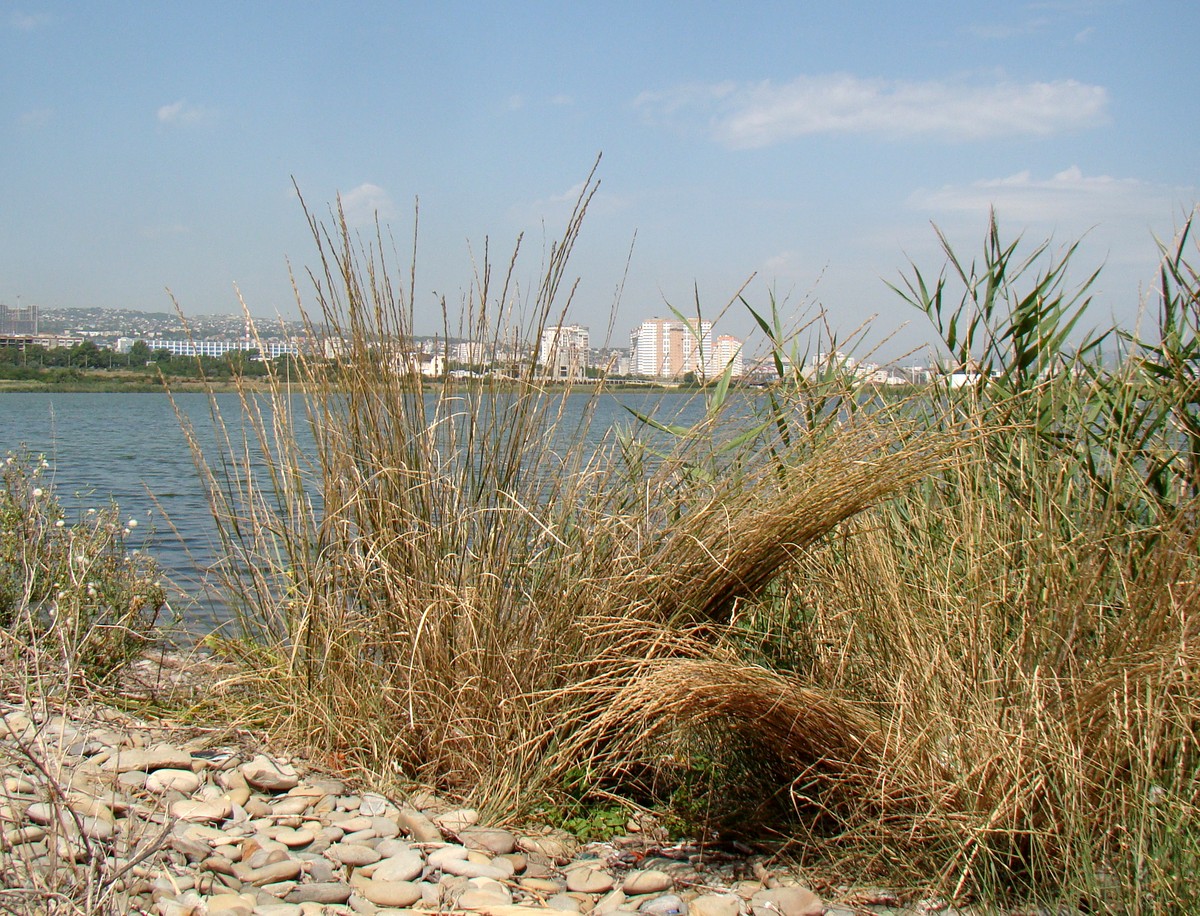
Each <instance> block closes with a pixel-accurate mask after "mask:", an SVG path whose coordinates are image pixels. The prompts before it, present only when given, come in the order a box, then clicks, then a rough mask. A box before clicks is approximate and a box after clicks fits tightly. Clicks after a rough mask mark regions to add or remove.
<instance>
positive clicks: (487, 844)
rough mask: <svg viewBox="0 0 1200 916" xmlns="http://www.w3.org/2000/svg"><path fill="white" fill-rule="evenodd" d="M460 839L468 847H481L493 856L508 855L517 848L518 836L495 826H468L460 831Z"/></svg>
mask: <svg viewBox="0 0 1200 916" xmlns="http://www.w3.org/2000/svg"><path fill="white" fill-rule="evenodd" d="M458 839H459V841H460V842H461V843H462V844H463V845H464V846H466V847H467V848H468V849H480V850H482V851H484V852H486V853H489V854H490V855H493V856H506V855H508V854H509V853H510V852H512V851H513V850H514V849H516V848H517V838H516V837H515V836H513V835H512V834H511V833H509V832H508V831H507V830H500V829H498V828H495V827H467V828H466V829H464V830H461V831H459V834H458Z"/></svg>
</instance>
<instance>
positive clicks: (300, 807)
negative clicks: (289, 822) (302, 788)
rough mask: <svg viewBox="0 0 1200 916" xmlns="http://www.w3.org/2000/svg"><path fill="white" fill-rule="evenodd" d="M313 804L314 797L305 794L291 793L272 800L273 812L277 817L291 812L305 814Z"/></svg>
mask: <svg viewBox="0 0 1200 916" xmlns="http://www.w3.org/2000/svg"><path fill="white" fill-rule="evenodd" d="M311 806H312V799H311V798H305V797H304V796H297V795H289V796H286V797H284V798H280V799H278V800H276V801H274V802H271V805H270V808H271V814H273V815H275V816H276V817H279V816H282V815H289V814H303V813H304V812H305V811H307V810H308V809H309V808H310V807H311Z"/></svg>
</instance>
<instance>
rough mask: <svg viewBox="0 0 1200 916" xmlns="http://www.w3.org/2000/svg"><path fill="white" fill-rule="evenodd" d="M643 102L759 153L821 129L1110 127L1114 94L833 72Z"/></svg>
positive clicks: (1020, 131) (644, 108)
mask: <svg viewBox="0 0 1200 916" xmlns="http://www.w3.org/2000/svg"><path fill="white" fill-rule="evenodd" d="M635 106H636V107H637V108H638V109H639V110H640V111H641V112H642V113H643V114H644V115H645V116H646V117H647V118H648V119H649V120H650V121H652V122H658V123H668V124H670V123H676V124H678V123H683V124H685V125H686V124H687V123H688V122H689V121H691V122H693V123H695V122H697V121H699V122H700V123H705V124H706V128H705V129H706V130H707V131H708V132H709V134H710V135H711V136H712V138H713V139H715V140H716V141H717V142H719V143H721V144H723V145H725V146H728V147H731V148H734V149H750V148H756V147H764V146H771V145H773V144H776V143H781V142H784V141H787V140H791V139H795V138H797V137H803V136H809V135H815V134H876V135H880V136H885V137H897V138H903V137H925V136H927V137H936V138H949V139H953V140H985V139H992V138H996V137H1006V136H1046V135H1050V134H1055V133H1061V132H1064V131H1070V130H1078V129H1080V128H1085V127H1092V126H1095V125H1097V124H1102V123H1104V122H1105V121H1106V119H1107V113H1106V111H1107V107H1108V92H1107V90H1105V89H1104V87H1102V86H1094V85H1088V84H1086V83H1080V82H1077V81H1075V80H1056V81H1054V82H1045V83H1014V82H1009V81H999V82H991V83H986V84H979V83H968V82H964V81H926V82H907V81H901V80H883V79H864V78H862V77H857V76H854V75H851V74H825V75H817V76H801V77H798V78H797V79H794V80H792V81H791V82H788V83H784V84H781V85H776V84H774V83H772V82H769V81H767V82H761V83H753V84H746V83H741V84H736V83H715V84H710V85H692V86H682V87H677V88H675V89H670V90H667V91H665V92H644V93H642V94H641V95H639V96H638V98H637V99H636V100H635Z"/></svg>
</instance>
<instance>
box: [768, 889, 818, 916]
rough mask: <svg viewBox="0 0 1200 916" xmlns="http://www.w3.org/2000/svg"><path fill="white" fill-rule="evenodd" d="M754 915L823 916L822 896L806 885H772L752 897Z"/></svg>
mask: <svg viewBox="0 0 1200 916" xmlns="http://www.w3.org/2000/svg"><path fill="white" fill-rule="evenodd" d="M750 912H751V913H753V914H754V916H822V914H823V913H824V912H825V906H824V904H822V903H821V898H820V897H818V896H817V895H816V894H814V893H813V892H812V891H810V890H808V889H807V888H804V887H772V888H767V889H765V890H761V891H757V892H756V893H755V894H754V895H753V896H752V897H751V898H750Z"/></svg>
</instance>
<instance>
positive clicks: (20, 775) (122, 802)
mask: <svg viewBox="0 0 1200 916" xmlns="http://www.w3.org/2000/svg"><path fill="white" fill-rule="evenodd" d="M139 664H140V665H141V666H142V667H143V669H145V668H146V667H150V668H157V670H156V671H155V676H156V677H161V675H162V666H161V665H158V666H155V665H153V664H151V663H148V662H143V663H139ZM136 667H137V666H135V669H136ZM174 667H175V670H176V671H177V672H185V671H186V666H184V665H179V664H176V665H175V666H174ZM0 717H2V718H0V770H2V776H3V793H2V795H0V828H2V832H0V868H2V870H3V871H2V876H3V878H4V881H3V884H4V886H5V888H6V889H4V890H2V891H0V909H2V910H4V911H5V912H31V913H33V912H45V913H52V912H78V911H79V909H78V906H79V904H78V903H77V904H76V907H77V908H76V909H75V910H69V909H54V908H53V906H51V905H50V904H51V903H53V900H54V899H55V897H56V895H62V894H64V892H66V891H69V892H70V897H71V899H72V900H74V901H80V900H83V901H84V905H85V906H86V905H87V902H88V901H91V903H92V904H94V905H95V906H96V907H97V908H99V905H100V903H101V902H103V903H104V904H105V905H106V906H108V907H110V910H109V911H111V908H112V907H113V906H114V905H115V909H116V911H117V912H125V913H131V914H156V916H205V914H207V916H300V914H304V916H317V914H341V913H358V914H381V916H394V914H400V913H448V912H462V913H479V914H485V916H486V914H490V916H525V914H529V916H534V914H541V916H545V914H547V913H553V912H565V913H583V914H588V913H591V914H595V916H619V914H635V913H636V914H644V916H818V914H822V913H828V914H830V916H851V914H862V913H930V912H944V913H947V914H950V913H953V912H954V911H953V910H952V909H950V908H947V907H944V906H943V905H940V904H938V903H937V902H936V901H933V902H929V901H926V902H924V903H922V904H918V905H916V906H915V907H912V908H906V907H901V906H900V901H897V900H894V899H891V898H890V897H889V895H887V894H886V893H883V892H876V893H868V894H865V895H864V894H862V893H859V894H858V895H857V896H855V895H854V894H851V893H849V889H843V890H844V891H846V894H845V895H844V896H843V898H842V899H840V900H838V901H836V902H831V901H829V900H827V899H822V897H821V896H819V895H818V894H817V893H816V892H815V891H814V890H813V889H812V888H811V887H808V886H806V884H805V882H804V881H803V879H802V876H800V875H798V874H794V873H789V872H788V871H787V870H786V869H785V868H781V867H779V866H778V865H774V864H773V863H771V862H770V861H769V860H767V859H765V858H763V857H761V856H754V855H750V854H745V855H735V854H732V853H729V852H722V851H718V850H706V849H703V848H700V847H698V846H695V845H692V844H688V843H672V842H670V841H669V840H668V838H667V837H666V836H665V835H664V834H663V833H662V832H661V831H660V830H658V829H657V828H656V827H655V826H653V824H652V823H650V822H648V823H644V824H640V823H636V822H632V821H631V822H630V823H629V824H628V825H627V832H626V834H625V835H623V836H617V837H615V838H613V839H612V840H610V841H607V842H603V843H581V842H580V841H578V840H577V839H576V838H575V837H573V836H571V835H569V834H567V833H565V832H563V831H561V830H554V829H551V828H549V827H544V826H543V827H538V826H534V827H530V828H527V829H506V828H501V827H496V826H491V825H488V824H485V823H481V820H480V816H479V813H478V812H477V811H476V810H474V809H471V808H467V807H462V806H457V805H455V804H453V803H452V802H450V801H448V800H446V799H443V798H439V797H438V796H436V795H435V794H433V793H431V792H428V791H413V792H410V793H408V794H407V795H406V796H404V797H388V796H385V795H383V794H379V793H374V792H369V791H362V790H361V788H360V787H358V786H356V785H354V784H353V783H352V782H351V781H349V780H348V779H346V778H339V777H338V776H336V775H333V774H330V773H328V772H323V771H322V769H321V768H320V767H316V766H314V765H312V764H310V763H308V762H306V761H305V760H303V759H300V758H298V757H295V756H291V755H289V754H286V753H281V752H279V751H273V750H271V749H269V748H268V747H266V746H265V744H264V742H263V740H262V739H261V738H259V739H256V738H255V736H254V735H252V734H250V733H248V732H245V731H240V730H235V729H229V728H203V727H197V726H192V725H183V724H178V723H172V722H161V721H156V720H145V719H139V718H136V717H134V716H132V715H130V714H128V713H126V712H123V711H121V710H119V709H117V708H114V707H113V706H107V705H103V704H95V703H92V704H79V705H76V706H73V707H72V708H70V709H57V710H56V709H51V708H49V707H47V706H45V705H44V704H43V706H42V708H41V709H38V708H36V707H35V706H34V705H32V704H30V703H28V702H26V703H14V702H8V703H4V704H2V705H0ZM47 901H50V903H47ZM856 901H857V902H856ZM84 911H85V912H86V910H84Z"/></svg>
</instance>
